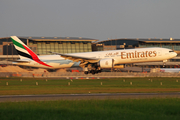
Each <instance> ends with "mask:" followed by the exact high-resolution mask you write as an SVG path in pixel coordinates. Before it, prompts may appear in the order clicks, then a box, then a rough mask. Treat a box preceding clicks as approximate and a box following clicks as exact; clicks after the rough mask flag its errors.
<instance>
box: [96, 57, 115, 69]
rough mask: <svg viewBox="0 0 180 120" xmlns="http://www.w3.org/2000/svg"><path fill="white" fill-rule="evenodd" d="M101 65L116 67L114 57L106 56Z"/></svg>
mask: <svg viewBox="0 0 180 120" xmlns="http://www.w3.org/2000/svg"><path fill="white" fill-rule="evenodd" d="M99 66H100V67H101V68H112V67H114V59H112V58H106V59H102V60H100V61H99Z"/></svg>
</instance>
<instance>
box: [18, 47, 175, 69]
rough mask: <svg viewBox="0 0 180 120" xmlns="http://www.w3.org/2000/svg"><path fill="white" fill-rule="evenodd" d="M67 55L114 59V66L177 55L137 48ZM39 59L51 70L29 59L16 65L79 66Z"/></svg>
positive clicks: (61, 60) (55, 57) (51, 57)
mask: <svg viewBox="0 0 180 120" xmlns="http://www.w3.org/2000/svg"><path fill="white" fill-rule="evenodd" d="M68 55H73V56H79V57H86V58H96V59H100V60H101V59H106V58H112V59H114V65H116V64H129V63H138V62H153V61H164V60H167V59H171V58H173V57H175V56H176V55H177V53H175V52H173V51H172V50H171V49H167V48H157V47H155V48H137V49H124V50H110V51H98V52H85V53H70V54H68ZM39 59H40V60H41V61H43V62H45V63H46V64H48V65H51V66H52V68H49V67H47V66H44V65H41V64H39V63H37V62H35V61H33V60H31V59H24V60H22V61H29V62H28V63H20V62H18V63H16V64H17V65H24V66H31V67H41V68H48V69H58V68H68V67H73V66H79V64H80V62H73V61H71V60H67V59H66V60H65V59H64V58H62V57H61V56H60V55H44V56H39ZM19 61H21V60H19Z"/></svg>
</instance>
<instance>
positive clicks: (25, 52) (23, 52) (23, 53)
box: [11, 36, 37, 60]
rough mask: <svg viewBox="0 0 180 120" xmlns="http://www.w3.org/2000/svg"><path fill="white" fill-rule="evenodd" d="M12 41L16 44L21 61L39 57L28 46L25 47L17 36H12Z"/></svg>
mask: <svg viewBox="0 0 180 120" xmlns="http://www.w3.org/2000/svg"><path fill="white" fill-rule="evenodd" d="M11 40H12V42H13V44H14V47H15V49H16V51H17V52H18V54H19V57H20V59H27V58H29V59H32V60H33V57H32V56H35V57H37V55H36V54H35V53H34V52H33V51H32V50H31V49H30V48H29V47H28V46H27V45H25V44H24V43H23V42H22V41H21V40H20V39H19V38H18V37H17V36H11Z"/></svg>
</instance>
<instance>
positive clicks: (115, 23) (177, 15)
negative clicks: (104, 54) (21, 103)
mask: <svg viewBox="0 0 180 120" xmlns="http://www.w3.org/2000/svg"><path fill="white" fill-rule="evenodd" d="M179 5H180V0H0V38H2V37H9V36H12V35H16V36H26V37H84V38H92V39H98V40H99V41H101V40H107V39H118V38H171V37H172V38H175V39H180V7H179Z"/></svg>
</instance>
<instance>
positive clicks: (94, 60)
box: [50, 52, 100, 65]
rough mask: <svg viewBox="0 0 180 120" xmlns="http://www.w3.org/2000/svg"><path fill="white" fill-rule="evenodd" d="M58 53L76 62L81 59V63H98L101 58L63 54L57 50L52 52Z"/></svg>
mask: <svg viewBox="0 0 180 120" xmlns="http://www.w3.org/2000/svg"><path fill="white" fill-rule="evenodd" d="M50 53H53V54H56V55H61V57H63V58H65V59H68V60H72V61H74V62H79V61H81V65H84V64H87V63H88V62H89V63H96V62H98V61H99V60H100V59H97V58H89V57H81V56H76V55H68V54H61V53H55V52H50Z"/></svg>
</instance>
